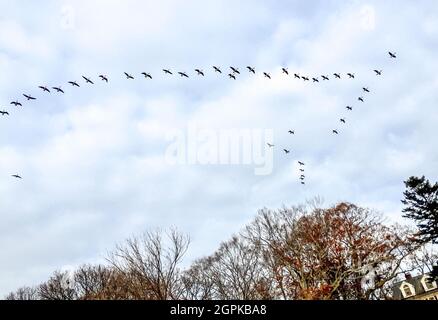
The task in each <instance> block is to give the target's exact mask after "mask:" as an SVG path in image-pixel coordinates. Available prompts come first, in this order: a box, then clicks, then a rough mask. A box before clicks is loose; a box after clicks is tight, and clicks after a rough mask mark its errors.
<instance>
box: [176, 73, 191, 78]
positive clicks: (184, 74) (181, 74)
mask: <svg viewBox="0 0 438 320" xmlns="http://www.w3.org/2000/svg"><path fill="white" fill-rule="evenodd" d="M178 74H179V75H180V76H181V77H186V78H188V77H189V76H188V75H187V73H185V72H178Z"/></svg>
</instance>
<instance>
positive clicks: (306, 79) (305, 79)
mask: <svg viewBox="0 0 438 320" xmlns="http://www.w3.org/2000/svg"><path fill="white" fill-rule="evenodd" d="M301 78H302V79H303V80H304V81H310V79H309V78H308V77H305V76H301Z"/></svg>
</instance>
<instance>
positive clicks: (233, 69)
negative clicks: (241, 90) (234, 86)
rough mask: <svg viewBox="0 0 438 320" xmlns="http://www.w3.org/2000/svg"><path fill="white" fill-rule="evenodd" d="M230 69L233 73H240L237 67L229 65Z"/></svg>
mask: <svg viewBox="0 0 438 320" xmlns="http://www.w3.org/2000/svg"><path fill="white" fill-rule="evenodd" d="M230 69H231V70H232V71H233V72H234V73H237V74H240V72H239V69H237V68H234V67H230Z"/></svg>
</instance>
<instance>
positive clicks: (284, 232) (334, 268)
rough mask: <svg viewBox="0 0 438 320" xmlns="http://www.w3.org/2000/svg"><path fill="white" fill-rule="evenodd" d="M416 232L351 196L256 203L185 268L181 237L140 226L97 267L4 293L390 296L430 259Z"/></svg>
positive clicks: (58, 296) (23, 296)
mask: <svg viewBox="0 0 438 320" xmlns="http://www.w3.org/2000/svg"><path fill="white" fill-rule="evenodd" d="M422 237H424V233H422V234H420V233H418V231H416V230H411V229H409V228H407V227H404V226H401V225H395V224H394V225H387V224H385V223H383V221H382V219H381V217H380V215H379V214H377V213H376V212H374V211H373V210H370V209H367V208H361V207H358V206H356V205H354V204H350V203H339V204H337V205H335V206H333V207H330V208H321V206H319V205H318V204H317V203H316V202H314V203H311V204H307V205H304V206H297V207H292V208H283V209H280V210H268V209H263V210H261V211H259V213H258V215H257V216H256V218H255V219H254V220H253V221H252V222H251V223H249V224H248V225H247V226H246V227H245V228H243V229H242V230H241V232H239V233H238V234H236V235H235V236H233V237H232V238H231V239H230V240H228V241H226V242H224V243H222V244H221V245H220V246H219V248H218V249H217V251H216V252H214V253H213V254H212V255H210V256H207V257H204V258H202V259H199V260H196V261H194V262H193V263H192V265H191V266H190V267H188V268H182V267H181V261H182V259H183V257H184V255H185V253H186V251H187V250H188V247H189V243H190V240H189V237H188V236H186V235H183V234H180V233H179V232H177V231H176V230H170V231H168V232H159V231H155V232H146V233H145V234H143V235H141V236H139V237H134V238H131V239H128V240H127V241H125V242H124V243H122V244H120V245H117V246H116V247H115V249H114V250H113V251H112V252H111V253H110V254H108V256H107V263H105V265H84V266H81V267H79V268H78V269H77V270H75V271H73V272H60V271H57V272H55V273H54V274H53V275H52V276H51V277H50V279H48V280H47V281H45V282H44V283H42V284H40V285H38V286H35V287H23V288H21V289H18V290H17V291H15V292H12V293H10V294H9V295H8V296H7V297H6V299H11V300H27V299H42V300H46V299H47V300H95V299H142V300H162V299H167V300H173V299H191V300H197V299H203V300H206V299H224V300H228V299H237V300H240V299H243V300H251V299H391V294H392V284H393V283H394V281H396V280H398V279H399V278H400V277H401V276H403V275H404V274H405V273H407V272H421V273H425V272H429V271H431V270H432V266H433V264H434V262H435V261H436V260H437V259H438V256H437V254H436V253H434V252H433V251H431V249H430V246H429V245H428V244H427V243H425V241H422V240H421V238H422Z"/></svg>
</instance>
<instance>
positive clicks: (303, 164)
mask: <svg viewBox="0 0 438 320" xmlns="http://www.w3.org/2000/svg"><path fill="white" fill-rule="evenodd" d="M298 164H299V165H300V166H305V165H306V164H305V163H304V162H301V161H298Z"/></svg>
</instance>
